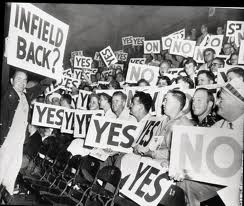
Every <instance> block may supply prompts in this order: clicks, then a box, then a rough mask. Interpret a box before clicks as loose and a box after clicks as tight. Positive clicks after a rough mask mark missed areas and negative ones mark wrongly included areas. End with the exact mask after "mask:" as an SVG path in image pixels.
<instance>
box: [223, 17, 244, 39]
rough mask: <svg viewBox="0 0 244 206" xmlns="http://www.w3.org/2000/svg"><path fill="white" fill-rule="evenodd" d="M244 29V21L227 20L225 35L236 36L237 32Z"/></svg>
mask: <svg viewBox="0 0 244 206" xmlns="http://www.w3.org/2000/svg"><path fill="white" fill-rule="evenodd" d="M243 30H244V21H227V27H226V34H225V36H228V37H234V36H235V32H237V31H243Z"/></svg>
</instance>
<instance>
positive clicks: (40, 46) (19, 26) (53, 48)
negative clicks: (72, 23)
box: [7, 3, 69, 79]
mask: <svg viewBox="0 0 244 206" xmlns="http://www.w3.org/2000/svg"><path fill="white" fill-rule="evenodd" d="M68 30H69V26H68V25H67V24H65V23H63V22H61V21H60V20H58V19H56V18H55V17H53V16H51V15H49V14H48V13H46V12H44V11H42V10H41V9H39V8H37V7H36V6H34V5H32V4H29V3H11V14H10V22H9V34H8V39H9V41H8V52H9V54H7V57H8V58H7V63H8V64H10V65H12V66H15V67H19V68H21V69H24V70H27V71H31V72H33V73H36V74H39V75H42V76H46V77H49V78H53V79H59V78H60V77H61V76H62V71H63V68H62V66H63V57H64V50H65V45H66V39H67V35H68Z"/></svg>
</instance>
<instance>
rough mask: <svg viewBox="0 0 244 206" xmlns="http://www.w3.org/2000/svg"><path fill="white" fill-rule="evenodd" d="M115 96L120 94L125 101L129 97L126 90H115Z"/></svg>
mask: <svg viewBox="0 0 244 206" xmlns="http://www.w3.org/2000/svg"><path fill="white" fill-rule="evenodd" d="M114 96H120V97H121V98H122V99H123V100H124V101H126V99H127V95H126V94H125V93H124V92H122V91H116V92H114V93H113V97H114Z"/></svg>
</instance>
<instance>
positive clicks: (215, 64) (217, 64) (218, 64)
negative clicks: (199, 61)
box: [211, 59, 224, 72]
mask: <svg viewBox="0 0 244 206" xmlns="http://www.w3.org/2000/svg"><path fill="white" fill-rule="evenodd" d="M223 67H224V65H223V64H222V63H221V62H220V61H219V60H218V59H214V60H213V62H212V66H211V69H212V71H213V72H217V71H218V68H223Z"/></svg>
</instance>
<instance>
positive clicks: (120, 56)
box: [114, 52, 128, 62]
mask: <svg viewBox="0 0 244 206" xmlns="http://www.w3.org/2000/svg"><path fill="white" fill-rule="evenodd" d="M114 54H115V57H116V59H117V60H118V61H122V62H126V61H127V57H128V53H125V52H114Z"/></svg>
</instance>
